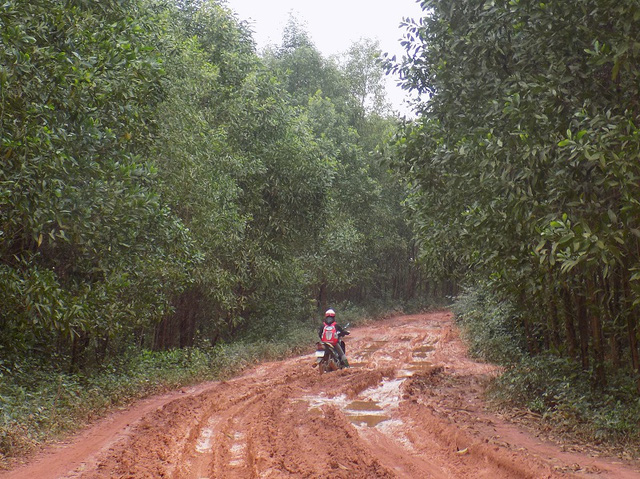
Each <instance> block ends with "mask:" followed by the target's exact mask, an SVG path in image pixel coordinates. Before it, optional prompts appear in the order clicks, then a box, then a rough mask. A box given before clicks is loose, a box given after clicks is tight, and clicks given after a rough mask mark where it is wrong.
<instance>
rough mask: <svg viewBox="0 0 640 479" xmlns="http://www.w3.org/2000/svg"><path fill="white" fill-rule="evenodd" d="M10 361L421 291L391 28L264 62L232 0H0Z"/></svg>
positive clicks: (69, 354) (289, 38) (164, 343)
mask: <svg viewBox="0 0 640 479" xmlns="http://www.w3.org/2000/svg"><path fill="white" fill-rule="evenodd" d="M1 15H2V16H1V17H0V21H1V22H2V32H3V33H2V50H0V55H1V57H2V58H1V61H0V64H1V65H2V70H1V75H0V80H1V82H2V112H1V114H0V120H1V122H2V153H1V156H2V158H3V166H2V172H1V175H2V177H1V178H0V180H1V183H0V184H1V185H2V188H1V190H0V191H1V192H0V221H1V222H2V236H1V237H0V278H1V279H0V304H2V305H3V307H2V311H0V324H2V330H3V334H2V336H1V338H0V348H1V349H0V350H1V351H2V358H3V359H2V361H3V362H2V364H1V365H2V367H4V368H9V370H10V367H11V361H12V359H14V358H17V359H19V358H21V357H24V356H25V355H27V354H28V355H33V354H35V355H36V356H37V357H39V358H42V359H43V360H48V359H51V358H57V360H59V361H60V362H61V364H65V365H66V367H67V368H68V369H69V370H71V371H76V370H82V369H83V368H85V366H87V365H91V364H95V363H101V362H102V361H103V360H104V359H106V358H109V357H112V356H114V355H117V354H119V353H121V352H122V351H123V349H124V348H127V347H129V346H131V345H132V344H133V345H138V346H139V347H142V348H151V349H154V350H158V349H167V348H172V347H187V346H193V345H194V344H195V341H196V339H201V340H204V341H208V342H209V343H210V344H215V343H216V342H218V341H220V340H228V339H229V338H233V337H234V336H236V335H238V334H240V333H243V332H246V331H247V330H248V329H256V328H257V329H258V330H259V329H260V327H261V325H268V328H271V326H270V325H271V324H272V323H274V322H275V321H276V320H277V321H278V323H280V322H283V321H284V322H287V321H296V320H297V321H300V320H305V319H308V318H309V317H312V316H313V315H314V313H315V312H316V309H317V308H324V307H326V305H327V304H328V302H331V304H337V303H340V302H343V301H347V300H350V301H352V302H354V303H358V304H362V303H366V302H367V301H370V300H373V299H374V298H375V299H376V300H378V301H385V300H388V301H398V302H401V301H403V300H407V299H411V298H412V297H414V296H415V295H416V293H417V292H418V289H419V288H420V286H419V285H418V281H417V272H416V271H415V269H414V268H413V266H412V263H411V257H412V256H413V255H414V253H413V242H412V238H411V233H410V230H409V228H408V227H407V225H406V222H405V221H404V220H403V215H402V210H401V202H402V201H403V199H404V195H405V191H406V190H405V188H404V187H403V185H402V184H400V182H399V181H398V180H397V178H394V177H393V176H392V175H390V174H389V172H388V169H387V166H385V165H386V163H385V161H384V158H383V154H382V153H377V149H376V146H377V145H378V144H379V143H381V142H382V140H384V139H385V138H387V137H388V136H389V135H390V134H391V132H392V131H393V130H394V128H395V126H396V124H397V120H396V119H395V118H394V116H393V115H392V112H391V111H390V109H389V107H388V105H387V103H386V100H385V98H384V94H383V91H382V89H381V86H382V81H383V76H384V72H383V71H382V69H381V68H379V67H377V64H376V57H377V55H378V48H377V45H376V44H375V43H374V42H372V41H367V40H363V41H361V42H360V43H357V44H354V45H352V46H351V48H350V49H349V50H346V52H345V55H344V57H343V58H340V59H329V58H324V57H323V56H322V55H321V54H320V53H319V51H318V50H317V49H316V48H315V47H314V45H313V43H312V41H311V39H310V38H309V36H308V35H307V33H306V32H305V31H304V29H303V28H301V27H300V26H299V25H297V23H296V22H295V20H292V21H291V22H290V24H289V25H288V27H287V29H286V31H285V33H284V38H283V40H282V44H281V45H279V46H276V47H273V48H272V49H270V50H269V51H267V52H266V53H265V54H264V55H262V56H261V57H260V56H258V55H257V53H256V47H255V45H254V43H253V40H252V37H251V32H250V30H249V29H248V27H247V25H245V24H243V23H242V22H239V21H238V19H237V18H236V17H235V16H234V14H233V13H232V12H231V11H229V10H228V9H227V8H226V7H225V6H224V3H218V2H202V1H185V2H177V3H176V2H155V1H145V0H132V1H124V2H123V1H115V0H114V1H108V2H85V1H65V2H59V1H53V0H52V1H37V2H32V1H29V2H26V1H16V2H9V3H7V4H5V5H4V6H3V7H2V11H1Z"/></svg>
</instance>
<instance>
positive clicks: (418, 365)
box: [405, 361, 433, 371]
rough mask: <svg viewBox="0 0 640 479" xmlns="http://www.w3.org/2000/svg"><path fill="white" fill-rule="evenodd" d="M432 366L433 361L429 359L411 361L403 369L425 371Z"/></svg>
mask: <svg viewBox="0 0 640 479" xmlns="http://www.w3.org/2000/svg"><path fill="white" fill-rule="evenodd" d="M432 367H433V363H431V362H429V361H411V362H410V363H409V365H408V366H407V367H406V368H405V369H406V370H408V371H425V370H427V369H431V368H432Z"/></svg>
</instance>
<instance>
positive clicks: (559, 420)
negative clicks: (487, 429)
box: [489, 355, 640, 443]
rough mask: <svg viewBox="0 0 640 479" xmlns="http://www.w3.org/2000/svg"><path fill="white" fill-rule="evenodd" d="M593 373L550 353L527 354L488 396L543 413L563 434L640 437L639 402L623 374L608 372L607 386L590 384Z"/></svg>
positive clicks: (603, 438)
mask: <svg viewBox="0 0 640 479" xmlns="http://www.w3.org/2000/svg"><path fill="white" fill-rule="evenodd" d="M591 374H592V372H590V371H582V370H581V368H580V365H579V364H577V363H575V362H573V361H570V360H568V359H563V358H558V357H555V356H551V355H540V356H536V357H533V358H531V357H523V358H522V359H521V360H520V361H519V362H518V363H517V364H516V365H515V366H513V367H512V368H510V369H508V370H507V371H506V372H505V373H504V374H503V375H502V376H500V377H499V378H498V379H497V380H496V381H495V382H494V383H493V385H492V387H491V388H490V392H489V396H490V397H491V399H492V400H494V401H495V402H496V403H497V404H499V405H508V406H516V407H522V408H526V409H529V410H531V411H533V412H536V413H539V414H541V415H542V416H543V418H544V419H546V420H548V421H549V422H550V423H552V424H554V426H555V427H556V428H557V429H559V430H560V431H563V432H569V433H572V434H576V433H577V434H578V435H580V436H583V437H585V438H586V439H587V440H589V441H596V442H600V441H609V442H618V443H619V442H624V441H638V440H640V434H639V431H638V424H640V400H639V399H638V397H637V393H636V392H635V384H634V382H633V381H632V380H630V379H629V378H628V376H627V375H625V374H617V375H611V376H610V383H609V386H607V387H606V388H605V389H604V390H600V389H593V388H591V387H590V386H589V384H590V382H589V377H590V375H591Z"/></svg>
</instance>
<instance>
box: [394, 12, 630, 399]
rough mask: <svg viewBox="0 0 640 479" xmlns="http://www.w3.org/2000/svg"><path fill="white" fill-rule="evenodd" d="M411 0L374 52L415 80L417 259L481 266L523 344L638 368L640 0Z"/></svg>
mask: <svg viewBox="0 0 640 479" xmlns="http://www.w3.org/2000/svg"><path fill="white" fill-rule="evenodd" d="M423 7H424V9H425V17H424V18H423V19H422V20H421V21H420V22H408V23H407V25H406V26H407V35H406V38H405V42H404V43H405V47H406V49H407V56H406V57H404V58H403V59H401V60H400V61H399V62H398V63H396V64H394V63H393V62H388V63H387V65H388V67H389V69H390V70H396V71H399V72H400V73H401V74H402V75H403V78H404V87H405V88H407V89H410V90H414V91H415V92H417V93H418V94H420V95H422V101H421V102H418V104H417V105H416V107H417V111H418V112H419V113H420V115H421V116H420V118H419V119H418V121H416V122H415V123H412V124H409V125H407V127H406V128H405V131H404V133H403V135H402V136H401V137H399V138H398V139H397V141H396V151H397V153H398V155H399V157H400V159H401V160H400V161H399V162H398V163H397V165H396V166H397V167H398V169H400V171H402V172H403V173H404V174H405V175H406V176H407V178H408V185H409V186H410V187H411V196H410V198H409V200H408V205H409V208H410V211H411V213H412V221H413V224H414V228H415V229H416V231H417V234H418V237H419V246H420V257H421V260H422V262H423V264H424V265H425V266H426V267H427V268H429V269H430V270H431V271H432V272H433V274H436V275H438V276H440V277H443V278H452V279H454V280H456V281H463V280H470V281H487V280H490V281H491V283H490V284H491V285H492V288H493V290H494V292H495V294H496V295H499V296H500V297H505V298H509V299H510V304H511V305H512V306H513V308H515V312H514V313H515V316H516V317H517V318H519V319H518V320H519V321H521V323H522V328H523V330H522V334H524V337H525V339H526V342H527V345H526V347H527V350H528V351H530V352H539V351H542V350H545V351H549V352H550V353H552V354H557V355H559V356H562V357H567V356H568V357H571V358H575V359H576V360H579V361H580V363H581V366H582V368H583V369H584V370H590V369H591V368H592V367H593V368H592V369H591V370H592V372H593V376H592V382H593V383H594V384H595V385H597V386H598V387H604V386H605V384H606V382H607V377H606V375H605V368H606V362H607V361H611V362H613V363H614V364H615V367H616V368H617V369H618V370H620V371H623V372H625V373H627V374H629V375H630V377H635V378H636V379H638V377H640V376H638V373H640V360H639V359H638V339H637V329H638V324H639V323H638V319H639V310H638V304H639V303H640V296H639V294H640V289H639V288H638V286H639V283H638V279H639V278H640V276H639V275H638V274H637V271H638V268H639V262H640V256H639V251H640V250H639V249H638V244H639V243H638V242H639V237H640V234H638V231H639V230H638V224H637V223H638V218H640V215H639V213H640V211H638V202H637V198H638V194H639V193H640V192H639V191H638V181H637V180H638V178H640V162H639V161H638V159H639V156H640V134H638V125H639V124H640V116H639V115H640V108H639V106H640V95H638V89H637V83H638V78H639V76H640V71H639V70H638V67H637V65H638V58H639V56H640V43H638V42H637V41H636V39H637V37H638V16H639V15H640V10H639V7H638V4H637V2H632V1H625V2H610V1H609V0H588V1H586V2H581V3H580V4H579V5H578V4H576V3H575V2H546V3H541V2H536V1H533V0H519V1H490V2H487V1H484V0H465V1H462V2H457V3H455V4H452V3H451V2H446V1H441V0H430V1H425V2H423ZM613 11H615V17H612V16H611V15H612V13H611V12H613ZM517 339H518V338H517V337H516V340H517ZM638 391H640V382H638Z"/></svg>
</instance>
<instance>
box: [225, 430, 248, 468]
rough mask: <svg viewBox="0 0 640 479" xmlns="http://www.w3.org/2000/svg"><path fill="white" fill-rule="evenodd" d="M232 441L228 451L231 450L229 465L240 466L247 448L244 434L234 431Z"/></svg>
mask: <svg viewBox="0 0 640 479" xmlns="http://www.w3.org/2000/svg"><path fill="white" fill-rule="evenodd" d="M233 439H234V441H236V442H234V443H233V445H232V446H231V449H230V450H229V452H231V460H230V461H229V465H230V466H241V465H242V464H243V463H244V453H245V451H246V450H247V444H246V443H245V442H244V434H243V433H241V432H236V433H235V434H234V435H233Z"/></svg>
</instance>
